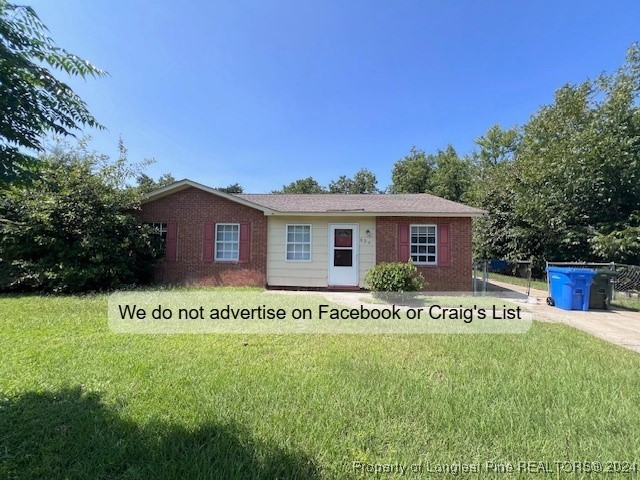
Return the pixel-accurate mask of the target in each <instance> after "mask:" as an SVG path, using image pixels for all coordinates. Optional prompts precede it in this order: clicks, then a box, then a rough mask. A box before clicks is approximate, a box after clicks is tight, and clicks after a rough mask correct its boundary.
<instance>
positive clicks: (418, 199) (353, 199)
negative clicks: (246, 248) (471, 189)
mask: <svg viewBox="0 0 640 480" xmlns="http://www.w3.org/2000/svg"><path fill="white" fill-rule="evenodd" d="M235 196H236V197H238V198H241V199H243V200H246V201H249V202H253V203H256V204H258V205H261V206H263V207H266V208H269V209H271V210H274V211H276V212H279V213H315V214H317V213H347V212H353V213H356V212H363V213H381V214H382V213H385V214H398V215H403V214H416V215H420V214H422V215H424V214H431V215H433V214H453V215H465V216H467V215H468V216H479V215H483V214H484V213H485V212H484V210H480V209H477V208H473V207H469V206H468V205H464V204H462V203H457V202H452V201H450V200H445V199H444V198H441V197H436V196H435V195H429V194H428V193H407V194H362V195H345V194H330V193H328V194H238V195H235Z"/></svg>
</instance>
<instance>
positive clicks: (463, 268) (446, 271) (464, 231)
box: [376, 217, 472, 291]
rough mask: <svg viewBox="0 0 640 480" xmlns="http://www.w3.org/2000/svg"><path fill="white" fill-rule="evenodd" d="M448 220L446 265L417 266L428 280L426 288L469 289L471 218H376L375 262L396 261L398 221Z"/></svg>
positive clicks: (418, 222)
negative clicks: (449, 245)
mask: <svg viewBox="0 0 640 480" xmlns="http://www.w3.org/2000/svg"><path fill="white" fill-rule="evenodd" d="M399 223H408V224H439V223H448V224H449V225H450V226H451V227H450V232H449V234H450V239H451V265H450V266H449V267H439V266H418V270H419V271H420V273H422V275H423V276H424V278H425V280H426V281H427V286H426V288H425V290H434V291H469V290H471V289H472V283H471V267H472V265H471V264H472V260H471V218H457V217H438V218H425V217H377V219H376V263H382V262H397V261H398V244H397V239H398V224H399Z"/></svg>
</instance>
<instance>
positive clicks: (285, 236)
mask: <svg viewBox="0 0 640 480" xmlns="http://www.w3.org/2000/svg"><path fill="white" fill-rule="evenodd" d="M289 227H309V260H291V259H288V258H287V246H288V245H289V243H290V242H289ZM291 243H300V242H291ZM284 261H285V262H291V263H310V262H312V261H313V225H312V224H310V223H287V224H286V225H285V227H284Z"/></svg>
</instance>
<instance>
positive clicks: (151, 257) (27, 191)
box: [0, 144, 162, 292]
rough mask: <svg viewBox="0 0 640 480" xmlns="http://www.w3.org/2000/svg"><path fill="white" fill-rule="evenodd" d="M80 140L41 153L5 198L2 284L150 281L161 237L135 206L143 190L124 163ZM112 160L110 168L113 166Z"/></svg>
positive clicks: (51, 287)
mask: <svg viewBox="0 0 640 480" xmlns="http://www.w3.org/2000/svg"><path fill="white" fill-rule="evenodd" d="M120 160H121V159H119V160H118V161H116V162H113V163H108V164H107V163H106V158H105V156H104V155H100V154H95V153H93V152H88V151H87V150H86V149H85V147H84V146H83V145H82V144H80V145H79V146H77V147H73V148H71V149H65V148H63V147H59V148H57V149H55V150H54V151H53V152H52V153H51V154H48V155H44V156H42V157H41V158H40V160H39V161H38V175H37V176H36V177H35V178H34V179H33V181H32V184H31V185H29V186H25V185H19V184H14V185H12V186H10V187H9V188H8V189H7V194H6V195H4V196H2V199H1V200H0V218H2V219H3V220H4V221H2V222H0V290H40V291H50V292H81V291H89V290H103V289H110V288H117V287H120V286H124V285H130V284H140V283H146V282H148V281H150V280H151V279H152V272H153V266H154V263H155V260H156V259H157V258H158V256H159V255H160V253H161V251H162V247H161V240H160V237H159V235H157V232H156V231H155V230H153V229H152V228H151V227H148V226H144V225H140V224H139V223H138V222H137V221H136V219H135V218H134V217H133V215H132V214H131V212H132V211H133V210H135V209H136V208H138V206H139V201H140V192H139V191H138V189H137V188H134V187H124V188H122V187H119V186H117V185H118V184H119V183H120V182H121V180H122V178H121V177H120V172H121V171H122V168H121V166H118V165H116V166H115V167H114V163H115V164H117V163H118V162H119V161H120ZM112 167H113V168H112Z"/></svg>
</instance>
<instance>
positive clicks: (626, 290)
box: [473, 260, 640, 300]
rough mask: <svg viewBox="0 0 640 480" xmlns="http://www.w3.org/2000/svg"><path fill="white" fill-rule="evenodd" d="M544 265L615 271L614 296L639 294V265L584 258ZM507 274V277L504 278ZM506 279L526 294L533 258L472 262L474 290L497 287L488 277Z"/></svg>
mask: <svg viewBox="0 0 640 480" xmlns="http://www.w3.org/2000/svg"><path fill="white" fill-rule="evenodd" d="M547 266H556V267H571V268H589V269H595V270H605V271H610V272H615V275H612V276H611V283H612V284H613V298H612V300H615V299H617V298H623V299H624V298H631V299H638V297H639V295H640V266H638V265H626V264H622V263H615V262H606V263H585V262H547ZM544 275H545V276H544V278H541V279H538V282H534V283H536V285H537V286H536V288H540V284H539V282H540V281H543V282H547V278H546V272H545V273H544ZM507 277H509V278H507ZM492 279H493V280H497V281H501V280H502V281H505V283H513V284H516V285H520V286H523V287H526V292H527V295H529V293H530V290H531V285H532V262H531V261H527V260H480V261H476V262H474V263H473V291H474V293H476V294H485V293H487V292H492V291H496V290H499V288H500V287H498V286H496V285H495V284H492V283H491V280H492Z"/></svg>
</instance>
